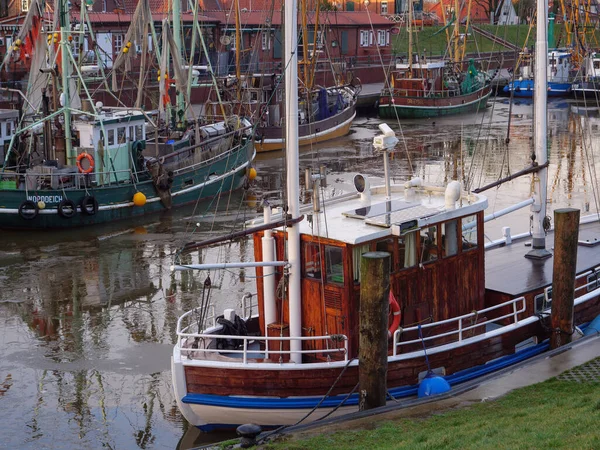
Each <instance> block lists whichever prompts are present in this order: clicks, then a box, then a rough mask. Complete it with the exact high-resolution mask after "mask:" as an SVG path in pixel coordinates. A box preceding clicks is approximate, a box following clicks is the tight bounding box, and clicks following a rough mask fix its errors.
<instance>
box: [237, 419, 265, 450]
mask: <svg viewBox="0 0 600 450" xmlns="http://www.w3.org/2000/svg"><path fill="white" fill-rule="evenodd" d="M235 431H236V432H237V434H238V436H240V447H242V448H250V447H254V446H255V445H256V436H258V435H259V434H260V433H261V432H262V428H261V427H260V426H259V425H255V424H253V423H246V424H244V425H240V426H239V427H237V429H236V430H235Z"/></svg>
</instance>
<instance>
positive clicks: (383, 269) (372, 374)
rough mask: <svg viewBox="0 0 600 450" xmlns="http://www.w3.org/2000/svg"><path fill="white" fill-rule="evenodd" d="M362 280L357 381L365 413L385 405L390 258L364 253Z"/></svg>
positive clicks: (361, 265)
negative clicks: (367, 410)
mask: <svg viewBox="0 0 600 450" xmlns="http://www.w3.org/2000/svg"><path fill="white" fill-rule="evenodd" d="M360 278H361V280H360V336H359V347H360V350H359V355H358V358H359V365H358V381H359V384H360V406H359V408H360V410H361V411H362V410H366V409H371V408H376V407H378V406H384V405H385V402H386V395H387V368H388V361H387V349H388V314H389V292H390V254H389V253H387V252H368V253H364V254H363V255H362V258H361V261H360Z"/></svg>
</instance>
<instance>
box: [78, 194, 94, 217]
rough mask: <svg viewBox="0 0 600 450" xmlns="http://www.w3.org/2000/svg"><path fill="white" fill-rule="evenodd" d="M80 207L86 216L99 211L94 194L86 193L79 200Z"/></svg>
mask: <svg viewBox="0 0 600 450" xmlns="http://www.w3.org/2000/svg"><path fill="white" fill-rule="evenodd" d="M79 207H80V208H81V212H82V213H83V214H85V215H86V216H93V215H94V214H96V213H97V212H98V201H97V200H96V198H95V197H94V196H93V195H86V196H85V197H83V198H82V199H81V201H80V202H79Z"/></svg>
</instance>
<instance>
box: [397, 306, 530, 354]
mask: <svg viewBox="0 0 600 450" xmlns="http://www.w3.org/2000/svg"><path fill="white" fill-rule="evenodd" d="M519 303H521V305H520V306H517V305H518V304H519ZM505 307H512V311H511V312H509V313H508V314H504V315H502V316H499V317H494V318H493V319H489V320H485V321H483V322H479V323H475V324H473V323H471V324H468V325H467V326H465V325H464V324H463V321H465V320H467V319H469V320H472V319H473V318H475V320H477V318H478V317H482V315H483V314H486V313H488V312H490V311H494V310H497V309H500V308H505ZM526 309H527V304H526V302H525V297H518V298H515V299H512V300H509V301H507V302H504V303H500V304H498V305H494V306H490V307H489V308H485V309H482V310H479V311H474V312H472V313H469V314H465V315H462V316H458V317H453V318H451V319H446V320H441V321H439V322H432V323H427V324H424V325H421V330H425V329H427V328H432V327H437V326H440V325H446V324H452V323H456V325H457V327H456V329H453V330H450V331H446V332H444V333H439V334H435V335H433V336H426V337H423V338H418V339H412V340H410V341H402V342H398V338H399V337H400V335H401V334H402V333H407V332H410V331H418V329H419V327H418V326H416V327H410V328H404V329H398V330H396V331H395V332H394V346H393V349H394V356H396V355H397V354H398V347H400V346H402V345H410V344H416V343H420V342H425V341H431V340H433V339H440V338H443V337H446V336H454V335H458V342H461V341H462V340H463V339H464V337H463V334H464V332H466V331H469V330H473V329H475V328H477V327H482V326H485V325H487V324H490V323H494V322H498V321H499V320H503V319H507V318H512V319H513V323H517V322H518V321H519V318H518V316H519V314H521V313H523V312H525V311H526Z"/></svg>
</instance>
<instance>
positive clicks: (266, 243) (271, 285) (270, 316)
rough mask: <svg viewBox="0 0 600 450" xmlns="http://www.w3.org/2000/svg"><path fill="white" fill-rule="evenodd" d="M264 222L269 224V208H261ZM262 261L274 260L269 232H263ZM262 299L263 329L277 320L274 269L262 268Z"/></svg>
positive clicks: (270, 267)
mask: <svg viewBox="0 0 600 450" xmlns="http://www.w3.org/2000/svg"><path fill="white" fill-rule="evenodd" d="M263 216H264V222H265V223H270V222H271V207H270V206H269V205H265V206H264V207H263ZM262 260H263V262H265V263H266V262H271V261H274V260H275V239H274V238H273V233H272V232H271V230H265V234H264V236H263V238H262ZM263 298H264V317H265V327H266V326H267V325H269V324H271V323H273V322H275V321H276V320H277V317H276V316H277V312H276V311H277V309H276V307H275V267H273V266H265V267H264V268H263Z"/></svg>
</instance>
